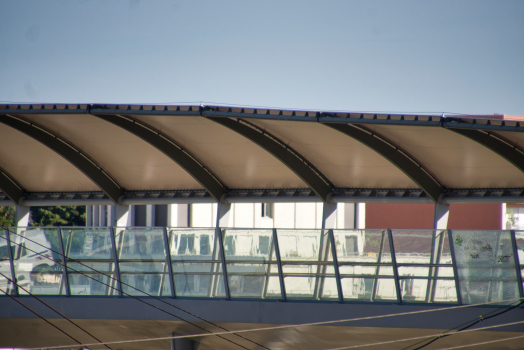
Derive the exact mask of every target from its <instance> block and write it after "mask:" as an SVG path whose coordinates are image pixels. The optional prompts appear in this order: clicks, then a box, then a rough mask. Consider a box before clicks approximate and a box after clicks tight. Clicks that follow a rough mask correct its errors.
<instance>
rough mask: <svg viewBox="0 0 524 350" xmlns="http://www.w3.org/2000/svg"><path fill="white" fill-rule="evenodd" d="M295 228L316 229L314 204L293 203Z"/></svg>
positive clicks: (315, 207) (315, 208)
mask: <svg viewBox="0 0 524 350" xmlns="http://www.w3.org/2000/svg"><path fill="white" fill-rule="evenodd" d="M295 213H296V215H295V228H316V226H317V225H316V222H317V206H316V203H295Z"/></svg>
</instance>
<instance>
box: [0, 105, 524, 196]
mask: <svg viewBox="0 0 524 350" xmlns="http://www.w3.org/2000/svg"><path fill="white" fill-rule="evenodd" d="M0 191H1V192H0V205H13V204H14V203H17V204H25V205H56V204H113V203H120V204H146V203H147V204H162V203H176V202H186V203H188V202H215V201H221V202H282V201H284V202H285V201H287V202H300V201H305V202H308V201H311V202H314V201H335V202H371V201H379V202H421V203H434V202H444V203H445V202H447V203H457V202H520V201H524V118H521V117H515V116H511V117H510V116H504V115H489V116H481V115H477V116H471V115H447V114H424V115H422V114H416V115H415V114H398V113H396V114H370V113H354V112H351V113H349V112H327V111H301V110H277V109H254V108H239V107H227V106H208V105H205V106H204V105H202V106H166V105H154V106H152V105H86V104H84V105H77V104H75V105H53V104H49V105H19V104H16V105H0Z"/></svg>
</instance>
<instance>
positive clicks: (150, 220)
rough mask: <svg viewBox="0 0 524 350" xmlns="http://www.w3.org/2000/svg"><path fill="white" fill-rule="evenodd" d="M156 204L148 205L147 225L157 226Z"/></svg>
mask: <svg viewBox="0 0 524 350" xmlns="http://www.w3.org/2000/svg"><path fill="white" fill-rule="evenodd" d="M155 209H156V208H155V205H152V204H151V205H150V204H148V205H146V226H147V227H153V226H155Z"/></svg>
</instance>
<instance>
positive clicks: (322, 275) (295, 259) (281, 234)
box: [277, 229, 338, 300]
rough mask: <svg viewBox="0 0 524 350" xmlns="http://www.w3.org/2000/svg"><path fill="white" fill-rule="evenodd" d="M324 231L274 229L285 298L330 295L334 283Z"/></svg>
mask: <svg viewBox="0 0 524 350" xmlns="http://www.w3.org/2000/svg"><path fill="white" fill-rule="evenodd" d="M328 234H329V231H328V230H324V231H322V230H285V229H283V230H277V237H278V244H279V247H280V257H281V260H282V272H283V274H284V284H285V288H286V297H287V299H314V300H318V299H321V298H331V296H332V295H337V298H338V290H337V288H336V283H335V284H333V283H331V282H330V281H328V283H325V281H326V280H327V279H328V278H329V277H333V276H334V263H333V255H332V251H331V247H330V240H329V235H328Z"/></svg>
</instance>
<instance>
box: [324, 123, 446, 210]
mask: <svg viewBox="0 0 524 350" xmlns="http://www.w3.org/2000/svg"><path fill="white" fill-rule="evenodd" d="M325 125H327V126H329V127H330V128H332V129H335V130H337V131H340V132H341V133H343V134H346V135H348V136H350V137H352V138H354V139H355V140H357V141H359V142H361V143H362V144H364V145H365V146H368V147H369V148H371V149H372V150H374V151H375V152H377V153H378V154H380V155H381V156H383V157H384V158H386V159H387V160H388V161H390V162H391V163H392V164H393V165H395V166H396V167H397V168H398V169H400V170H401V171H402V172H403V173H404V174H406V175H407V176H408V177H409V178H410V179H411V180H413V182H415V183H416V184H417V185H418V186H419V187H420V188H421V189H422V190H423V191H424V192H425V193H426V194H427V195H428V197H430V198H431V199H432V200H433V201H434V202H435V203H436V202H438V199H439V196H440V195H441V194H442V192H443V187H442V185H441V184H440V182H439V181H438V180H437V179H436V178H435V177H434V176H433V175H431V174H430V173H429V171H428V170H426V169H425V168H424V167H423V166H422V164H421V163H420V162H418V161H417V160H416V159H415V158H413V157H412V156H410V155H409V154H408V153H407V152H405V151H404V150H402V149H400V148H399V147H398V146H396V145H395V144H393V143H392V142H391V141H389V140H387V139H385V138H384V137H383V136H381V135H378V134H377V133H375V132H371V131H369V130H367V129H365V128H364V127H362V126H356V125H350V124H334V123H330V124H325Z"/></svg>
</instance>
